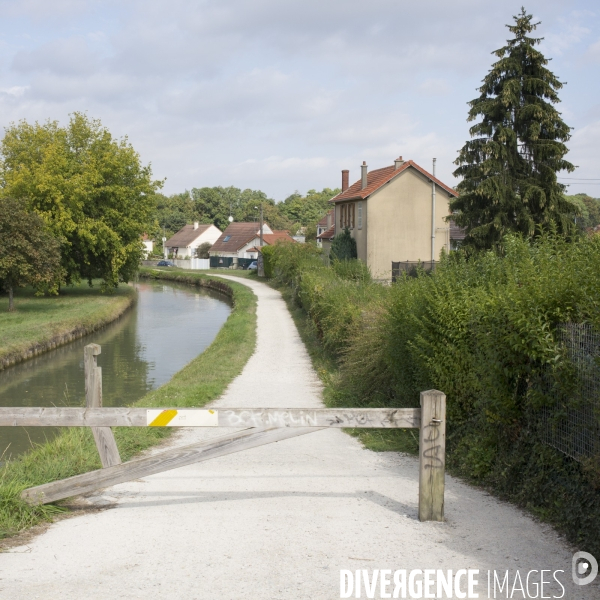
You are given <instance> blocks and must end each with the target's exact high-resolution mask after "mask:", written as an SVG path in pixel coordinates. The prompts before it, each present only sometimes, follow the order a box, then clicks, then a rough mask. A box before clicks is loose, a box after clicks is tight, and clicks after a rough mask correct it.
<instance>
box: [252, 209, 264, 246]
mask: <svg viewBox="0 0 600 600" xmlns="http://www.w3.org/2000/svg"><path fill="white" fill-rule="evenodd" d="M254 210H258V206H255V207H254ZM260 245H261V246H262V245H263V205H262V202H261V203H260Z"/></svg>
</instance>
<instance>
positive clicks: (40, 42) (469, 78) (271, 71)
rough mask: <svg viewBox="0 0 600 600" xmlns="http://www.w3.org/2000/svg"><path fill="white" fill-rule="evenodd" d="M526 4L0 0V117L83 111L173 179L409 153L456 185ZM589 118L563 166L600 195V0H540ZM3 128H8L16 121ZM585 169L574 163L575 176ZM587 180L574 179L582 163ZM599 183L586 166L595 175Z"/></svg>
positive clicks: (548, 36) (293, 186) (292, 185)
mask: <svg viewBox="0 0 600 600" xmlns="http://www.w3.org/2000/svg"><path fill="white" fill-rule="evenodd" d="M520 8H521V2H509V1H505V0H497V1H496V2H490V1H489V0H453V1H452V2H448V1H447V0H421V1H420V2H406V1H402V0H370V1H369V2H365V1H364V0H361V1H358V0H302V1H298V0H285V1H281V0H251V1H242V0H216V1H214V0H197V1H191V0H168V1H166V0H143V1H142V0H118V1H116V0H115V1H113V0H103V1H96V0H18V1H14V0H0V33H1V35H0V128H5V127H7V126H8V125H10V123H13V122H18V121H19V120H21V119H25V120H27V121H29V122H33V121H39V122H45V121H46V120H49V119H50V120H58V121H59V122H60V123H62V124H66V123H67V122H68V115H69V114H70V113H72V112H74V111H81V112H87V114H88V115H89V116H90V117H93V118H96V119H100V120H101V122H102V124H103V125H104V126H106V127H107V128H108V129H109V130H110V131H111V133H112V134H113V136H115V137H117V138H121V137H124V136H127V137H128V139H129V141H130V142H131V144H132V145H133V147H134V148H135V149H136V150H137V151H138V152H139V153H140V156H141V159H142V162H143V163H144V164H147V163H151V165H152V170H153V173H154V176H155V177H156V178H157V179H164V178H166V181H165V184H164V188H163V191H164V193H166V194H172V193H179V192H182V191H184V190H186V189H191V188H193V187H203V186H217V185H222V186H229V185H234V186H236V187H240V188H243V189H244V188H252V189H260V190H262V191H264V192H266V193H267V195H268V196H269V197H272V198H274V199H275V200H283V199H285V198H286V197H287V196H288V195H290V194H292V193H294V192H295V191H298V192H300V193H302V194H304V193H306V192H307V191H308V190H309V189H318V190H320V189H322V188H324V187H332V188H333V187H338V186H339V185H340V184H341V173H340V172H341V170H342V169H350V180H351V181H354V180H356V179H358V178H359V176H360V165H361V164H362V161H363V160H364V161H366V162H367V164H368V165H369V169H376V168H380V167H384V166H387V165H391V164H392V162H393V160H394V158H396V157H397V156H399V155H401V156H403V157H404V159H405V160H406V159H412V160H414V161H416V162H417V163H418V164H420V165H421V166H423V167H424V168H426V169H428V170H430V168H431V164H432V158H434V157H435V158H437V171H436V174H437V175H438V177H439V178H440V179H442V181H444V182H445V183H447V184H448V185H452V186H453V185H456V183H458V181H457V180H456V179H455V178H454V177H453V175H452V172H453V170H454V169H455V168H456V167H455V165H454V164H453V161H454V160H455V159H456V156H457V153H458V150H459V149H460V148H461V146H462V145H463V144H464V142H465V141H466V140H467V139H469V132H468V130H469V123H467V112H468V106H467V102H468V101H469V100H472V99H473V98H475V97H477V95H478V92H477V88H478V87H479V85H480V82H481V80H482V79H483V78H484V76H485V75H486V73H487V72H488V71H489V69H490V67H491V64H492V63H493V62H494V56H492V54H491V53H492V52H493V51H494V50H496V49H497V48H500V47H502V46H503V45H504V43H505V40H506V39H508V38H509V37H510V33H509V31H508V30H507V29H506V27H505V25H506V24H507V23H510V22H512V16H513V15H516V14H517V13H518V12H519V11H520ZM526 10H527V11H528V12H529V13H532V14H533V15H534V17H535V18H536V20H538V21H541V25H540V26H539V28H538V30H537V32H536V33H537V35H539V37H543V38H544V41H543V42H542V44H541V46H540V49H541V50H542V52H544V54H545V55H546V57H548V58H551V59H552V62H551V63H550V68H551V69H552V70H553V72H554V73H555V74H556V75H557V77H558V78H559V79H560V80H561V81H562V82H564V83H566V85H565V87H564V88H563V89H562V90H561V91H560V92H559V93H560V98H561V100H562V102H561V104H560V105H559V110H560V111H561V112H562V115H563V118H564V120H565V121H566V123H567V124H568V125H569V126H571V127H572V128H573V131H572V138H571V140H570V141H569V143H568V146H569V148H570V152H569V154H568V155H567V159H568V160H570V161H571V162H572V163H574V164H575V165H577V166H578V168H577V170H576V171H575V172H574V173H572V174H569V173H564V174H562V177H561V179H564V182H565V183H569V184H571V185H570V188H569V190H570V193H578V192H587V193H589V194H591V195H593V196H596V197H598V196H600V166H599V165H600V161H599V160H598V149H599V147H600V77H599V74H600V5H599V4H598V3H597V2H592V1H591V0H574V1H571V2H566V1H564V0H561V1H559V0H535V1H532V0H530V1H529V2H528V3H527V5H526ZM0 133H1V132H0ZM566 178H570V179H566ZM573 178H575V179H573ZM594 179H596V181H586V180H594Z"/></svg>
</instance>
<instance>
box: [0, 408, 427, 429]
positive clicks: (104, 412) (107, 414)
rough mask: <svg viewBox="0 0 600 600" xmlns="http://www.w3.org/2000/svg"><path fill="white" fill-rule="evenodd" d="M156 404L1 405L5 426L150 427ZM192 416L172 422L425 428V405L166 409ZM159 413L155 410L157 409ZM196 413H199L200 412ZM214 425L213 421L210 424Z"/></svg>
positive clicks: (0, 422) (183, 424)
mask: <svg viewBox="0 0 600 600" xmlns="http://www.w3.org/2000/svg"><path fill="white" fill-rule="evenodd" d="M149 410H150V411H154V412H155V411H156V409H147V408H137V407H136V408H127V407H112V406H111V407H106V408H71V407H60V408H54V407H39V408H31V407H18V408H4V407H0V427H10V426H19V427H20V426H28V427H35V426H40V427H47V426H53V427H146V426H147V425H148V414H149V413H148V411H149ZM163 410H164V411H176V412H177V413H178V414H179V415H184V416H187V417H189V418H186V419H181V420H175V419H174V420H173V421H172V422H171V423H170V424H169V426H178V427H190V426H192V427H194V426H207V425H195V424H194V423H198V422H202V421H203V420H202V419H201V418H199V417H200V416H201V415H202V414H203V413H208V412H211V413H212V415H216V418H214V419H211V423H214V425H212V426H218V427H359V428H377V429H379V428H383V429H389V428H417V429H418V428H419V427H420V425H421V409H420V408H335V409H333V408H313V409H308V408H288V409H280V408H253V409H247V408H227V409H223V408H220V409H200V408H186V409H181V408H165V409H163ZM152 414H154V413H152ZM195 415H196V416H195ZM208 426H211V425H208Z"/></svg>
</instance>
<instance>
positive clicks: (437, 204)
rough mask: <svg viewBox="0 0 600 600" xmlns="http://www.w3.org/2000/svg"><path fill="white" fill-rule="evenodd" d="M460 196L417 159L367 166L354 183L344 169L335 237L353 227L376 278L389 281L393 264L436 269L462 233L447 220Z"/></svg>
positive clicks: (362, 256) (336, 202) (363, 257)
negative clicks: (452, 201)
mask: <svg viewBox="0 0 600 600" xmlns="http://www.w3.org/2000/svg"><path fill="white" fill-rule="evenodd" d="M434 171H435V159H434ZM456 196H458V193H457V192H456V191H455V190H453V189H452V188H451V187H450V186H448V185H446V184H445V183H443V182H441V181H440V180H439V179H437V178H436V177H435V175H434V174H431V173H429V172H428V171H426V170H425V169H424V168H423V167H421V166H419V165H418V164H417V163H415V162H414V161H412V160H407V161H404V160H402V157H400V158H397V159H396V160H395V161H394V164H393V165H391V166H388V167H383V168H381V169H375V170H373V171H370V172H369V170H368V167H367V164H366V163H365V162H363V164H362V166H361V177H360V179H359V180H358V181H356V182H355V183H353V184H352V185H349V171H348V170H343V171H342V191H341V192H340V193H339V194H338V195H337V196H335V197H334V198H332V199H331V200H330V202H331V203H332V204H333V205H334V211H335V212H334V225H333V228H334V234H335V235H337V234H339V233H340V232H341V231H343V230H344V229H345V228H348V229H349V231H350V234H351V235H352V237H353V238H354V239H355V240H356V246H357V252H358V258H359V259H361V260H362V261H363V262H365V263H366V264H367V266H368V267H369V269H370V270H371V273H372V274H373V277H374V278H375V279H381V280H388V281H389V280H390V279H391V276H392V273H391V269H392V261H395V262H406V261H408V262H415V263H416V262H418V261H420V262H424V263H429V264H430V265H431V264H432V261H437V260H439V257H440V254H441V252H442V249H445V250H446V251H449V250H450V249H451V246H452V244H453V240H452V235H453V234H454V235H458V234H459V233H460V232H461V230H459V228H456V227H455V228H454V229H453V230H451V227H450V224H449V223H447V222H446V221H445V217H447V216H448V215H449V214H450V208H449V201H450V199H451V198H454V197H456ZM323 235H324V234H321V241H322V242H323V241H324V239H323ZM463 237H464V235H463Z"/></svg>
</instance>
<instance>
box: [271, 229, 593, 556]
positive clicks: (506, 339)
mask: <svg viewBox="0 0 600 600" xmlns="http://www.w3.org/2000/svg"><path fill="white" fill-rule="evenodd" d="M274 261H275V263H276V265H277V266H276V272H277V273H278V277H279V278H280V280H281V281H282V282H285V283H287V284H289V285H290V286H291V287H292V289H293V291H294V294H295V298H296V302H297V303H298V304H299V305H300V306H301V307H302V308H303V309H304V310H305V311H306V312H307V314H308V316H309V317H310V319H311V321H312V323H313V325H314V327H315V329H316V331H317V332H318V335H319V337H320V338H321V341H322V343H323V346H324V348H325V350H326V351H328V352H329V353H330V355H331V356H333V357H335V359H336V360H337V361H338V364H339V377H340V380H339V383H338V388H339V390H340V393H339V394H338V396H336V398H337V399H334V400H333V402H338V401H339V402H346V403H352V404H353V405H357V406H386V405H387V406H418V405H419V393H420V392H421V391H423V390H426V389H431V388H437V389H440V390H443V391H444V393H445V394H446V396H447V411H448V430H447V436H448V438H447V448H448V466H449V468H450V470H451V471H452V472H454V473H457V474H460V475H462V476H465V477H467V478H469V479H471V480H474V481H477V482H478V483H480V484H482V485H485V486H487V487H489V488H490V489H493V490H495V491H496V493H498V494H499V495H501V496H502V497H505V498H507V499H510V500H512V501H514V502H517V503H518V504H520V505H522V506H526V507H527V508H529V509H530V510H532V511H533V512H534V513H536V514H538V515H539V516H541V517H543V518H545V519H547V520H549V521H551V522H552V523H554V524H556V525H558V526H559V527H561V528H562V529H563V530H564V531H565V532H566V533H567V534H568V537H569V539H570V540H571V541H573V542H575V543H577V544H578V545H580V546H581V547H582V548H584V549H587V550H588V551H590V552H592V553H596V554H600V483H599V481H600V478H599V477H598V469H597V468H592V467H590V465H588V464H587V463H585V464H580V463H578V462H576V461H574V460H572V459H570V458H568V457H567V456H565V455H563V454H561V453H560V452H558V451H557V450H555V449H554V448H551V447H549V446H547V445H544V444H543V443H542V436H541V434H540V423H541V409H542V408H543V407H544V406H546V405H551V404H554V403H556V401H557V398H561V399H564V400H565V401H566V402H569V399H570V398H572V397H573V391H574V389H575V388H574V385H575V381H574V370H573V365H571V364H570V361H569V359H568V357H567V356H566V354H565V351H564V350H563V348H562V346H561V344H560V343H559V341H558V339H557V334H556V331H557V325H558V324H559V323H563V322H567V321H573V322H589V323H592V324H593V326H594V327H595V328H596V329H597V330H598V329H600V310H599V309H600V236H591V237H584V238H581V239H578V240H575V241H573V242H568V241H566V240H564V239H563V238H560V237H554V236H552V235H542V236H541V237H540V238H539V239H538V240H537V241H536V242H535V243H534V244H531V243H529V242H528V241H527V240H524V239H521V238H519V237H516V236H508V237H506V238H505V239H504V242H503V254H502V255H501V256H500V255H498V254H495V253H492V252H488V253H482V254H479V255H475V256H471V257H470V258H469V259H468V260H467V259H466V258H465V256H463V255H462V254H461V253H453V254H452V255H450V256H445V257H443V258H442V261H441V263H440V264H439V265H438V267H437V269H436V271H435V273H433V274H430V275H429V274H428V275H426V274H425V273H424V272H423V271H422V270H418V271H417V272H416V276H415V277H409V276H406V275H404V276H403V277H402V278H401V279H400V280H399V281H398V282H397V283H396V284H394V285H393V286H391V287H384V286H381V285H378V284H374V283H373V282H372V281H371V279H370V276H368V270H366V268H365V267H364V265H362V263H360V262H358V261H333V262H332V266H331V267H325V266H324V265H323V264H322V263H321V262H320V260H319V257H318V256H317V255H316V254H315V253H314V252H313V253H312V254H311V253H310V252H309V251H307V250H303V251H299V250H296V249H294V251H289V250H286V251H285V252H281V253H280V251H279V250H278V251H277V252H276V253H275V256H274ZM396 437H398V436H396ZM385 439H388V441H391V442H390V443H391V444H392V445H390V447H395V446H393V443H392V442H393V441H394V440H395V439H396V438H395V437H393V436H389V437H388V438H386V437H384V436H381V440H382V441H380V443H379V445H380V446H381V447H385Z"/></svg>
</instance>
